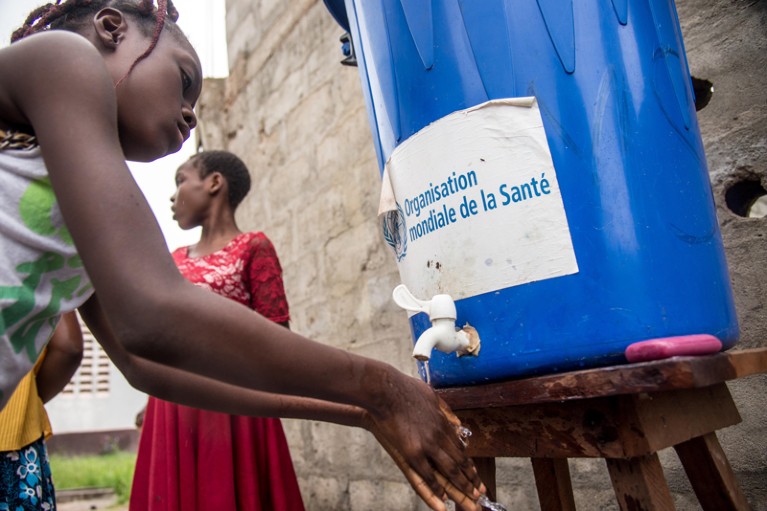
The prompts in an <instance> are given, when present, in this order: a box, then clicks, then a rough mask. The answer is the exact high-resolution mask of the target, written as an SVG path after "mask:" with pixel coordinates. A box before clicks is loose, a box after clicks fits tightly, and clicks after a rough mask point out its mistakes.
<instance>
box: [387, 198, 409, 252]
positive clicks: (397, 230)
mask: <svg viewBox="0 0 767 511" xmlns="http://www.w3.org/2000/svg"><path fill="white" fill-rule="evenodd" d="M381 229H382V231H383V237H384V240H385V241H386V243H387V244H388V245H389V246H390V247H391V248H392V249H393V250H394V255H395V256H397V262H400V261H402V260H403V259H404V258H405V256H406V255H407V225H406V224H405V212H404V211H402V206H400V204H399V202H397V209H393V210H391V211H387V212H385V213H384V214H383V215H382V218H381Z"/></svg>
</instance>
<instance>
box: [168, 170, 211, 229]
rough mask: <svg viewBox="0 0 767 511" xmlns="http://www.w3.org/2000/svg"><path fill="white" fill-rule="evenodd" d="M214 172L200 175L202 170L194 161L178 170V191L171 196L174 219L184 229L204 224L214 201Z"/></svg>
mask: <svg viewBox="0 0 767 511" xmlns="http://www.w3.org/2000/svg"><path fill="white" fill-rule="evenodd" d="M212 180H213V174H212V173H211V174H208V175H207V176H205V177H204V178H201V177H200V170H199V169H198V168H196V167H195V166H194V163H193V162H192V161H188V162H186V163H184V164H183V165H181V166H180V167H179V168H178V170H177V171H176V193H174V194H173V195H172V196H171V198H170V202H171V207H170V209H171V211H173V220H175V221H176V223H178V226H179V227H181V228H182V229H184V230H187V229H193V228H194V227H197V226H199V225H202V223H203V221H204V219H205V217H206V215H207V212H208V210H209V208H210V205H211V203H212V194H211V187H212V185H213V183H212Z"/></svg>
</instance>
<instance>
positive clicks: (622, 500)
mask: <svg viewBox="0 0 767 511" xmlns="http://www.w3.org/2000/svg"><path fill="white" fill-rule="evenodd" d="M606 462H607V469H608V471H609V472H610V479H611V480H612V483H613V489H614V490H615V496H616V498H617V499H618V506H620V508H621V510H622V511H673V510H674V509H675V508H674V501H673V499H672V498H671V492H670V491H669V489H668V485H667V484H666V478H665V477H664V476H663V468H662V467H661V465H660V461H659V460H658V455H657V454H650V455H647V456H641V457H638V458H628V459H614V458H613V459H607V460H606Z"/></svg>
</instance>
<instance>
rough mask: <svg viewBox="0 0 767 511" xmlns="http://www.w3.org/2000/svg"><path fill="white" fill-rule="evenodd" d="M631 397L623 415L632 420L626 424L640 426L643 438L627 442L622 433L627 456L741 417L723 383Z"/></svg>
mask: <svg viewBox="0 0 767 511" xmlns="http://www.w3.org/2000/svg"><path fill="white" fill-rule="evenodd" d="M627 397H628V396H627ZM631 397H632V399H633V404H632V408H631V410H629V411H626V412H625V413H624V415H625V416H626V417H627V418H630V417H635V418H636V419H635V420H636V423H635V424H630V425H627V426H628V427H631V428H632V429H638V430H641V431H642V432H643V434H644V436H645V440H643V441H642V442H640V443H639V444H637V445H630V444H628V440H629V439H630V438H631V437H629V436H624V438H626V439H627V444H626V445H625V450H626V454H627V455H628V456H637V455H640V454H646V453H649V452H655V451H660V450H661V449H665V448H667V447H672V446H674V445H676V444H679V443H681V442H685V441H687V440H690V439H692V438H695V437H698V436H701V435H705V434H706V433H710V432H713V431H717V430H719V429H723V428H726V427H729V426H732V425H735V424H738V423H739V422H740V421H741V418H740V414H739V413H738V408H737V407H736V406H735V402H734V401H733V399H732V396H731V395H730V391H729V389H728V388H727V384H726V383H719V384H717V385H712V386H710V387H704V388H702V389H684V390H672V391H667V392H654V393H650V394H638V395H636V396H631Z"/></svg>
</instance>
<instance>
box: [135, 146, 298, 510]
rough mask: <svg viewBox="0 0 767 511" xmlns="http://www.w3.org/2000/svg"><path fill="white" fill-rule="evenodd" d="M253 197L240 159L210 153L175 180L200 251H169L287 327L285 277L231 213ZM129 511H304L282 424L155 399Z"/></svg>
mask: <svg viewBox="0 0 767 511" xmlns="http://www.w3.org/2000/svg"><path fill="white" fill-rule="evenodd" d="M249 190H250V174H249V172H248V169H247V167H246V166H245V164H244V163H243V162H242V160H240V159H239V158H238V157H237V156H235V155H234V154H232V153H229V152H226V151H205V152H203V153H200V154H198V155H196V156H193V157H192V158H190V159H189V161H187V162H186V163H184V164H183V165H181V167H179V169H178V171H177V172H176V193H175V194H174V195H173V197H171V202H172V203H173V207H172V210H173V218H174V220H176V222H178V224H179V226H180V227H181V228H182V229H192V228H194V227H197V226H202V236H201V238H200V241H199V242H197V244H196V245H194V246H191V247H182V248H179V249H177V250H176V251H174V252H173V260H174V261H175V263H176V265H177V266H178V268H179V270H181V274H182V275H183V276H184V277H185V278H187V279H188V280H190V281H191V282H194V283H195V284H196V285H198V286H200V287H203V288H206V289H209V290H210V291H213V292H214V293H218V294H220V295H222V296H226V297H227V298H230V299H232V300H234V301H236V302H238V303H241V304H243V305H245V306H247V307H250V308H251V309H253V310H255V311H256V312H258V313H260V314H261V315H263V316H265V317H267V318H269V319H271V320H272V321H275V322H277V323H282V324H284V325H285V326H287V324H288V320H289V313H288V302H287V299H286V298H285V290H284V288H283V285H282V269H281V268H280V262H279V260H278V259H277V254H276V253H275V251H274V248H273V247H272V244H271V242H270V241H269V239H268V238H267V237H266V236H265V235H264V234H263V233H260V232H249V233H243V232H242V231H240V229H239V228H238V227H237V223H236V222H235V219H234V212H235V210H236V209H237V206H238V205H239V204H240V202H241V201H242V199H244V198H245V196H246V195H247V193H248V191H249ZM131 509H135V510H136V511H139V510H141V511H173V510H175V509H186V510H190V511H193V510H195V509H233V510H235V509H236V510H238V511H262V510H263V511H269V510H280V511H303V510H304V506H303V502H302V500H301V493H300V491H299V488H298V481H297V480H296V474H295V472H294V470H293V463H292V462H291V460H290V452H289V450H288V444H287V441H286V440H285V434H284V432H283V430H282V424H281V423H280V420H279V419H272V418H255V417H241V416H237V415H228V414H222V413H216V412H209V411H204V410H198V409H196V408H189V407H186V406H182V405H176V404H173V403H169V402H167V401H162V400H160V399H157V398H153V397H150V398H149V403H148V404H147V409H146V413H145V415H144V423H143V426H142V429H141V441H140V443H139V449H138V458H137V460H136V471H135V474H134V477H133V489H132V490H131Z"/></svg>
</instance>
